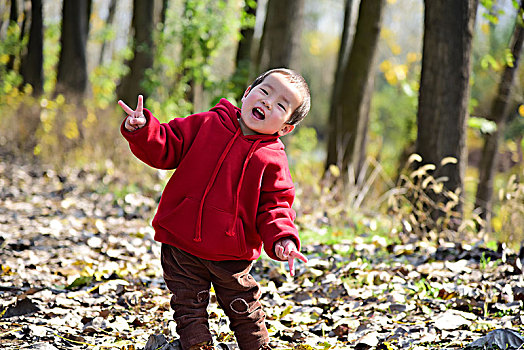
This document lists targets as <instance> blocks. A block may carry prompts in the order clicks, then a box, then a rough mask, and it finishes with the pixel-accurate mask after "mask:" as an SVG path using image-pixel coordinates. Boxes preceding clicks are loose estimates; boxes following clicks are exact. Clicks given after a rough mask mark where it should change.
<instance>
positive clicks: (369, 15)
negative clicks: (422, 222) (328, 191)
mask: <svg viewBox="0 0 524 350" xmlns="http://www.w3.org/2000/svg"><path fill="white" fill-rule="evenodd" d="M384 6H385V0H366V1H362V2H361V3H360V8H359V16H358V21H357V28H356V31H355V37H354V39H353V45H352V47H351V52H350V55H349V58H348V61H347V65H346V67H345V71H344V73H343V83H342V87H341V91H342V95H341V96H340V108H341V114H342V120H341V128H340V137H339V140H340V146H339V147H337V148H339V149H340V150H341V151H342V152H343V153H342V156H341V157H338V158H340V159H341V160H342V164H341V166H342V169H341V171H342V174H345V176H344V178H347V172H348V170H349V167H350V166H351V165H352V164H353V166H354V167H355V170H356V175H357V176H358V169H357V167H358V163H359V156H360V150H361V149H363V148H362V144H363V138H365V135H364V133H365V131H366V130H367V121H368V117H367V115H366V113H367V111H368V108H367V107H368V105H367V101H368V100H367V99H368V98H370V96H366V93H369V94H370V93H371V91H370V89H369V84H370V81H371V80H370V79H372V77H371V76H372V75H373V62H374V58H375V52H376V47H377V43H378V38H379V33H380V25H381V21H382V13H383V9H384Z"/></svg>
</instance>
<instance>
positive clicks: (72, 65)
mask: <svg viewBox="0 0 524 350" xmlns="http://www.w3.org/2000/svg"><path fill="white" fill-rule="evenodd" d="M87 14H88V1H87V0H64V3H63V8H62V34H61V36H60V48H61V49H60V58H59V61H58V73H57V77H56V93H62V94H64V95H66V96H68V97H73V98H82V97H83V96H84V94H85V92H86V90H87V60H86V45H87V28H88V24H87V21H88V18H87Z"/></svg>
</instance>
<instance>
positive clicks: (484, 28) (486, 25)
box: [480, 23, 490, 35]
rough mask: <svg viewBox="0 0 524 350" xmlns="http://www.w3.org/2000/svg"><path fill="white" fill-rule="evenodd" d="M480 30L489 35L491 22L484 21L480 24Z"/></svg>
mask: <svg viewBox="0 0 524 350" xmlns="http://www.w3.org/2000/svg"><path fill="white" fill-rule="evenodd" d="M480 30H481V31H482V33H484V34H486V35H488V34H489V31H490V27H489V23H482V25H481V26H480Z"/></svg>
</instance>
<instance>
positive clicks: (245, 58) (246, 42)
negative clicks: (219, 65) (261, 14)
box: [232, 0, 257, 100]
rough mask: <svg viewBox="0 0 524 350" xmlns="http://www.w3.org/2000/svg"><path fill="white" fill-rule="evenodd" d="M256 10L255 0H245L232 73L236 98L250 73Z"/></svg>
mask: <svg viewBox="0 0 524 350" xmlns="http://www.w3.org/2000/svg"><path fill="white" fill-rule="evenodd" d="M256 12H257V0H245V1H244V10H243V13H242V19H241V21H242V23H241V27H240V40H239V42H238V47H237V54H236V58H235V72H234V73H233V79H232V80H233V84H234V85H235V87H234V89H235V92H236V98H237V100H240V99H241V98H242V94H243V93H244V90H245V88H246V83H247V81H248V80H249V75H250V73H251V62H252V61H253V58H252V56H253V55H252V54H251V53H252V46H253V36H254V34H255V16H256Z"/></svg>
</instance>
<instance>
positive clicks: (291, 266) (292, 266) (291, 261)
mask: <svg viewBox="0 0 524 350" xmlns="http://www.w3.org/2000/svg"><path fill="white" fill-rule="evenodd" d="M287 263H288V265H289V273H290V274H291V276H295V258H294V257H293V256H291V255H290V256H289V258H287Z"/></svg>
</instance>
